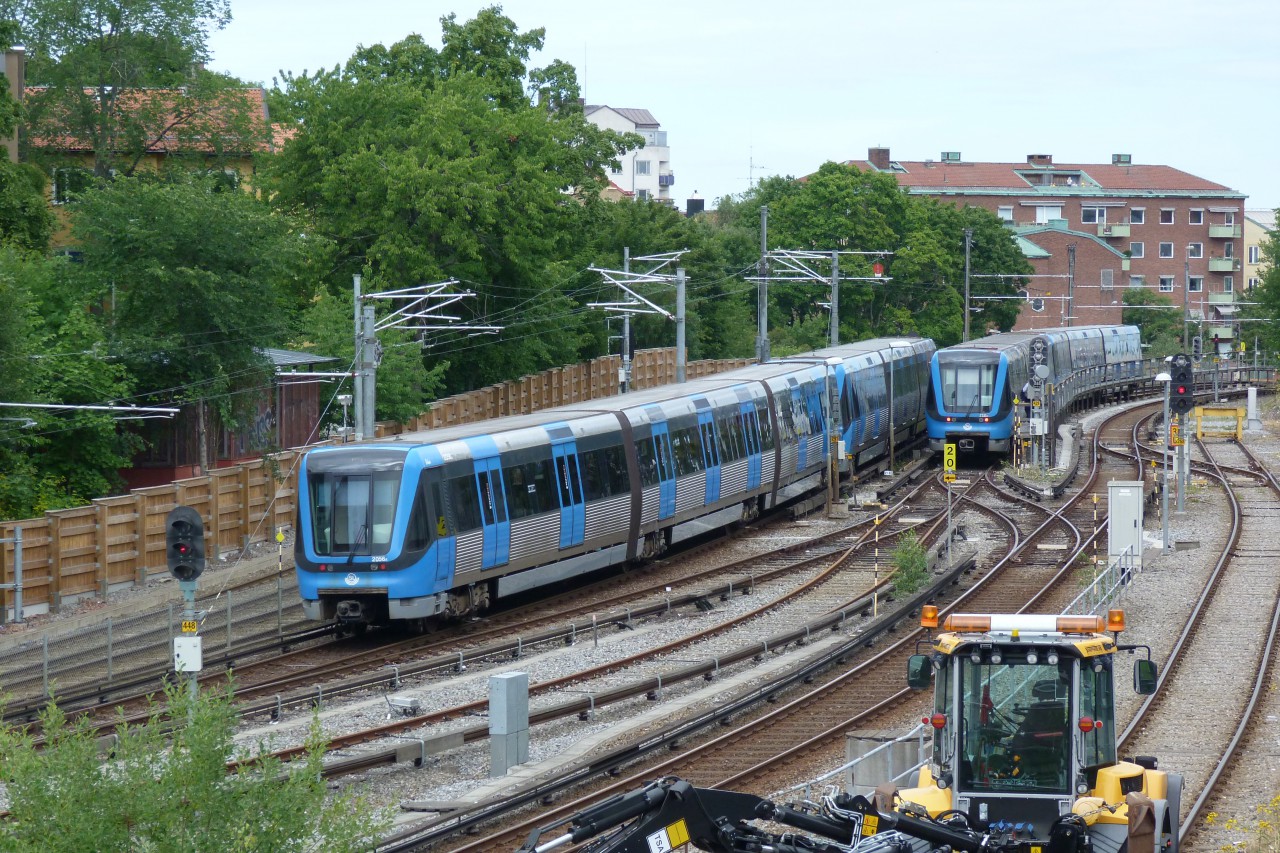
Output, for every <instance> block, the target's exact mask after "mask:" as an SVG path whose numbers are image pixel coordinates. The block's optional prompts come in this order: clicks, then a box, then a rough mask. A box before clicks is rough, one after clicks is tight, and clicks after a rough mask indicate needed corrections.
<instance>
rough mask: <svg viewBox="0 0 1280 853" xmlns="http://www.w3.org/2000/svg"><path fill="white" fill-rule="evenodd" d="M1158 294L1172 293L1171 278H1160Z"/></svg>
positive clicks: (1165, 276) (1167, 276) (1168, 276)
mask: <svg viewBox="0 0 1280 853" xmlns="http://www.w3.org/2000/svg"><path fill="white" fill-rule="evenodd" d="M1160 292H1161V293H1173V276H1171V275H1162V276H1160Z"/></svg>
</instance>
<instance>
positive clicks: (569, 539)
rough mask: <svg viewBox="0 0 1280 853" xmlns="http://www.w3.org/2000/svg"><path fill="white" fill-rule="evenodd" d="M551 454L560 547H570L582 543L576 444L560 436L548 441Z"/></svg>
mask: <svg viewBox="0 0 1280 853" xmlns="http://www.w3.org/2000/svg"><path fill="white" fill-rule="evenodd" d="M551 455H552V461H553V462H554V464H555V469H556V494H557V495H559V496H560V547H561V548H570V547H572V546H574V545H581V544H582V531H583V528H584V527H585V526H586V505H585V504H584V503H583V500H582V472H581V471H580V469H579V466H578V450H577V445H576V443H575V442H574V440H573V439H572V438H567V439H561V440H559V441H557V442H555V443H554V444H552V446H551Z"/></svg>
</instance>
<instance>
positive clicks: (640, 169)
mask: <svg viewBox="0 0 1280 853" xmlns="http://www.w3.org/2000/svg"><path fill="white" fill-rule="evenodd" d="M651 163H652V161H651V160H637V161H636V174H637V175H647V174H649V167H650V164H651Z"/></svg>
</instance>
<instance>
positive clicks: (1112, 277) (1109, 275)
mask: <svg viewBox="0 0 1280 853" xmlns="http://www.w3.org/2000/svg"><path fill="white" fill-rule="evenodd" d="M1101 273H1102V275H1101V277H1100V279H1099V282H1098V283H1099V285H1100V286H1101V287H1102V289H1103V290H1110V289H1111V288H1113V287H1115V286H1116V271H1115V270H1114V269H1103V270H1101Z"/></svg>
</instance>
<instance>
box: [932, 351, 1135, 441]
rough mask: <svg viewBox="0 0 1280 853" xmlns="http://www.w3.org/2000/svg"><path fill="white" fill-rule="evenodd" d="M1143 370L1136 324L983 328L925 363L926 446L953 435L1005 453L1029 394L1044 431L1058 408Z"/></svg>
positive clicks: (1122, 384)
mask: <svg viewBox="0 0 1280 853" xmlns="http://www.w3.org/2000/svg"><path fill="white" fill-rule="evenodd" d="M1142 378H1143V364H1142V344H1141V336H1140V333H1139V330H1138V327H1137V326H1075V327H1070V328H1064V329H1041V330H1035V331H1027V332H1005V333H1001V334H995V335H988V336H987V337H985V338H979V339H977V340H973V341H969V342H968V343H965V344H959V345H957V346H953V347H947V348H945V349H940V350H938V351H937V352H936V353H934V355H933V362H932V364H931V365H930V367H929V398H928V403H927V416H926V417H927V420H928V430H929V447H930V448H931V449H933V450H942V448H943V446H944V445H945V444H948V443H954V444H956V445H957V448H958V449H959V450H960V452H962V453H969V452H977V453H981V452H985V451H991V452H994V453H1008V452H1009V451H1010V449H1011V448H1012V441H1013V436H1014V421H1015V419H1016V418H1018V417H1019V416H1021V417H1023V418H1024V419H1025V415H1026V411H1025V410H1024V411H1023V412H1018V411H1016V410H1015V405H1014V399H1015V398H1017V399H1018V400H1019V401H1020V402H1021V403H1023V404H1026V403H1027V402H1028V401H1029V400H1031V401H1034V402H1036V404H1037V405H1036V408H1037V409H1038V410H1039V414H1038V416H1037V420H1039V421H1041V422H1043V424H1044V425H1045V430H1046V433H1047V434H1048V435H1052V434H1053V431H1054V429H1056V427H1057V424H1058V421H1059V418H1060V416H1061V414H1062V413H1064V412H1066V411H1068V410H1069V409H1070V407H1071V405H1072V404H1073V403H1075V402H1077V401H1078V400H1080V399H1082V398H1083V397H1085V396H1087V395H1089V394H1091V393H1094V392H1096V391H1099V390H1102V389H1126V388H1131V387H1133V386H1135V385H1137V384H1138V382H1139V381H1140V380H1141V379H1142Z"/></svg>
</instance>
